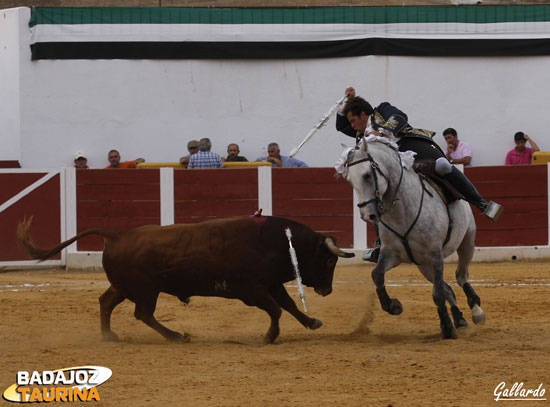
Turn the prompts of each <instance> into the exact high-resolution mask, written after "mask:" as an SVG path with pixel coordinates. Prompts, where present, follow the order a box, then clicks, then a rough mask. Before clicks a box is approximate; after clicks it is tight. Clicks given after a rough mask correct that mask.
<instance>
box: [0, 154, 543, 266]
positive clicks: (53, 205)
mask: <svg viewBox="0 0 550 407" xmlns="http://www.w3.org/2000/svg"><path fill="white" fill-rule="evenodd" d="M547 171H548V170H547V166H542V165H541V166H512V167H505V166H498V167H473V168H467V169H466V175H467V176H468V177H469V178H470V179H471V180H472V182H473V183H474V184H475V185H476V187H477V188H478V189H479V191H480V192H481V193H482V194H483V195H484V196H485V197H486V199H488V200H491V199H492V200H495V201H497V202H499V203H500V204H502V205H503V206H504V208H505V211H504V214H503V215H502V217H501V218H500V220H499V222H497V223H493V222H491V221H489V220H488V219H487V218H485V217H484V216H483V215H482V214H481V213H479V211H478V210H477V208H474V209H473V211H474V216H475V218H476V222H477V225H478V233H477V239H476V245H477V246H480V247H483V246H539V245H540V246H542V245H548V198H547V197H548V181H547ZM333 174H334V170H333V169H332V168H297V169H293V168H287V169H285V168H283V169H273V170H272V198H273V215H275V216H283V217H288V218H292V219H295V220H297V221H299V222H302V223H305V224H306V225H308V226H310V227H311V228H312V229H314V230H316V231H319V232H323V233H327V234H330V235H332V236H334V237H336V238H337V240H338V244H339V246H341V247H344V248H349V247H353V211H355V210H357V209H356V208H354V207H353V203H352V189H351V186H350V185H349V184H348V183H346V182H345V181H343V180H342V179H336V178H334V176H333ZM44 175H45V173H11V172H8V173H0V182H1V183H2V187H3V188H2V189H0V204H1V203H3V202H6V201H7V200H9V199H10V198H11V197H12V196H14V195H16V194H17V193H19V192H20V191H21V190H23V189H24V188H26V187H27V186H28V185H30V184H32V183H33V182H35V181H37V180H39V179H40V178H41V177H43V176H44ZM257 195H258V172H257V169H231V170H193V171H189V170H175V171H174V200H175V202H174V217H175V222H176V223H194V222H200V221H203V220H206V219H210V218H214V217H230V216H246V215H250V214H252V213H254V211H256V209H257V208H258V196H257ZM76 200H77V231H78V232H81V231H83V230H85V229H87V228H91V227H105V228H112V229H128V228H132V227H136V226H140V225H145V224H160V171H159V170H158V169H139V170H78V171H77V172H76ZM30 215H35V219H34V224H33V235H34V237H35V239H36V241H37V243H38V244H40V245H42V246H52V245H55V244H57V243H58V242H59V241H60V238H61V232H60V229H61V228H60V225H61V217H60V187H59V175H56V176H54V177H53V178H52V179H50V180H49V181H47V182H46V183H45V184H43V185H41V186H40V187H38V188H37V189H36V190H35V191H33V192H31V193H30V194H29V195H27V196H25V197H23V198H22V199H21V200H20V201H18V202H17V203H16V204H14V205H13V206H11V207H8V208H7V209H6V210H4V211H3V212H1V213H0V225H1V227H2V232H3V233H2V234H0V261H11V260H21V259H22V258H24V257H23V256H22V252H21V251H20V250H19V249H18V248H17V246H16V243H15V228H16V225H17V222H18V221H19V220H20V219H22V218H23V217H24V216H30ZM374 238H375V234H374V230H373V229H372V228H370V227H369V239H368V242H369V246H372V244H373V243H374ZM77 248H78V250H90V251H95V250H98V251H99V250H102V249H103V241H102V239H101V238H98V237H87V238H85V239H83V240H81V241H79V242H78V246H77Z"/></svg>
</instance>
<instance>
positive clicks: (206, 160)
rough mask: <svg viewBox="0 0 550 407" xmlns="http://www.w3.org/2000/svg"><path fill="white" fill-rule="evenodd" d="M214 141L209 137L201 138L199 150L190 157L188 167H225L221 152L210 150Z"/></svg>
mask: <svg viewBox="0 0 550 407" xmlns="http://www.w3.org/2000/svg"><path fill="white" fill-rule="evenodd" d="M211 148H212V142H211V141H210V139H209V138H201V139H200V140H199V152H198V153H197V154H193V155H192V156H191V157H190V158H189V165H188V166H187V168H191V169H194V168H223V162H222V158H221V157H220V156H219V154H216V153H213V152H211V151H210V149H211Z"/></svg>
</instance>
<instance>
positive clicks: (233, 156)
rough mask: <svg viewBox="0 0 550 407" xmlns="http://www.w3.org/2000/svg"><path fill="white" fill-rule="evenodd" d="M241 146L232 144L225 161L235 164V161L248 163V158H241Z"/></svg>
mask: <svg viewBox="0 0 550 407" xmlns="http://www.w3.org/2000/svg"><path fill="white" fill-rule="evenodd" d="M240 152H241V151H240V150H239V145H238V144H235V143H231V144H229V145H228V146H227V158H225V159H224V161H228V162H235V161H248V160H247V159H246V157H243V156H240V155H239V153H240Z"/></svg>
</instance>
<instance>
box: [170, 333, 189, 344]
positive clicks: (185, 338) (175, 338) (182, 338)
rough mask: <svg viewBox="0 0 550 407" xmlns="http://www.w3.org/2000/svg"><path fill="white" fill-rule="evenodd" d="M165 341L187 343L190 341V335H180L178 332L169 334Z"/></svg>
mask: <svg viewBox="0 0 550 407" xmlns="http://www.w3.org/2000/svg"><path fill="white" fill-rule="evenodd" d="M166 339H168V340H169V341H172V342H181V343H187V342H189V341H191V335H189V334H185V333H184V334H183V335H182V334H180V333H179V332H171V333H170V334H169V335H168V336H166Z"/></svg>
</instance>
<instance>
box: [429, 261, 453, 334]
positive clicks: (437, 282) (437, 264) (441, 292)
mask: <svg viewBox="0 0 550 407" xmlns="http://www.w3.org/2000/svg"><path fill="white" fill-rule="evenodd" d="M436 257H437V258H436V260H434V264H433V272H434V273H433V276H434V281H433V291H432V296H433V300H434V303H435V305H436V306H437V314H438V315H439V321H440V324H441V337H442V338H443V339H456V331H455V328H454V326H453V323H452V322H451V318H450V317H449V312H448V311H447V306H446V305H445V301H446V299H447V294H446V292H445V291H446V290H445V284H446V283H445V281H444V280H443V258H442V257H441V256H436ZM421 267H422V266H421Z"/></svg>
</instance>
